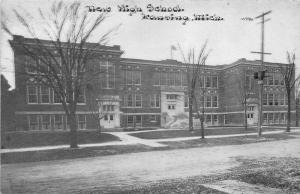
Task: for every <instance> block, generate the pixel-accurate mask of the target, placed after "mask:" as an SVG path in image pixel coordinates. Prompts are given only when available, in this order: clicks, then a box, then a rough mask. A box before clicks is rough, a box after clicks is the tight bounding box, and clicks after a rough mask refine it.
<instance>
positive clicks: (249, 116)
mask: <svg viewBox="0 0 300 194" xmlns="http://www.w3.org/2000/svg"><path fill="white" fill-rule="evenodd" d="M247 123H248V125H253V124H254V113H248V114H247Z"/></svg>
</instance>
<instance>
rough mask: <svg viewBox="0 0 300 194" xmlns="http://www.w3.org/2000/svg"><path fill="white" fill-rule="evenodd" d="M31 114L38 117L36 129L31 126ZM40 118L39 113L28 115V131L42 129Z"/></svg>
mask: <svg viewBox="0 0 300 194" xmlns="http://www.w3.org/2000/svg"><path fill="white" fill-rule="evenodd" d="M31 116H35V117H36V121H37V129H35V130H32V129H31V128H30V126H31V118H30V117H31ZM39 120H40V119H39V115H28V116H27V122H28V131H39V130H40V121H39Z"/></svg>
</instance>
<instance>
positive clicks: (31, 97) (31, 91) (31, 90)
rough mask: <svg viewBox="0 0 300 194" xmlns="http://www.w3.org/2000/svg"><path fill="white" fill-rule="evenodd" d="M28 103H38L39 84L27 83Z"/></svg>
mask: <svg viewBox="0 0 300 194" xmlns="http://www.w3.org/2000/svg"><path fill="white" fill-rule="evenodd" d="M27 103H28V104H31V103H38V86H36V85H27Z"/></svg>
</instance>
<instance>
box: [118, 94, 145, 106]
mask: <svg viewBox="0 0 300 194" xmlns="http://www.w3.org/2000/svg"><path fill="white" fill-rule="evenodd" d="M123 104H124V106H125V107H132V108H134V107H136V108H141V107H142V95H141V94H134V93H129V94H126V95H124V102H123Z"/></svg>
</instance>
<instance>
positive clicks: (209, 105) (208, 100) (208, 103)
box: [206, 96, 211, 107]
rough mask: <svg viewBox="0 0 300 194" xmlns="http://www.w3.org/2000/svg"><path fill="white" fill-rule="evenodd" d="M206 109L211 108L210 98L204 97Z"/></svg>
mask: <svg viewBox="0 0 300 194" xmlns="http://www.w3.org/2000/svg"><path fill="white" fill-rule="evenodd" d="M206 107H211V96H206Z"/></svg>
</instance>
